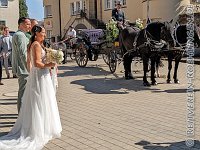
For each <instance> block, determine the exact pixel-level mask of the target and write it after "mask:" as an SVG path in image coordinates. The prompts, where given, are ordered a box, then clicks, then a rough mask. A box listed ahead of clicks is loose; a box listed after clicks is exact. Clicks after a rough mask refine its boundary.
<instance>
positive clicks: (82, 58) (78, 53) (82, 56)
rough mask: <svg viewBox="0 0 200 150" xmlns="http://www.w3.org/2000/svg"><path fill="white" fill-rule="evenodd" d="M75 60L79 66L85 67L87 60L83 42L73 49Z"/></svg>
mask: <svg viewBox="0 0 200 150" xmlns="http://www.w3.org/2000/svg"><path fill="white" fill-rule="evenodd" d="M75 60H76V63H77V64H78V66H79V67H85V66H86V65H87V62H88V54H87V49H86V47H85V45H84V44H83V43H81V44H79V45H78V46H77V47H76V50H75Z"/></svg>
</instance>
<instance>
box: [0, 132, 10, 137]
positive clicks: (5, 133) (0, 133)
mask: <svg viewBox="0 0 200 150" xmlns="http://www.w3.org/2000/svg"><path fill="white" fill-rule="evenodd" d="M7 134H8V132H0V137H1V136H4V135H7Z"/></svg>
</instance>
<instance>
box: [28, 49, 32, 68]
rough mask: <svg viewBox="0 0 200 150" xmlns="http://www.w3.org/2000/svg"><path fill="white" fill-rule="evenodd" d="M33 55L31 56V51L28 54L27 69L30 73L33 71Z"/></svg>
mask: <svg viewBox="0 0 200 150" xmlns="http://www.w3.org/2000/svg"><path fill="white" fill-rule="evenodd" d="M31 67H32V65H31V54H30V51H28V52H27V69H28V72H30V70H31Z"/></svg>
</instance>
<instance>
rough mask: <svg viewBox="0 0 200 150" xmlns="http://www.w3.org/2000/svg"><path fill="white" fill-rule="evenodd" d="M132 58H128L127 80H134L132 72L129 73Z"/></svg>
mask: <svg viewBox="0 0 200 150" xmlns="http://www.w3.org/2000/svg"><path fill="white" fill-rule="evenodd" d="M132 60H133V57H132V56H131V55H130V56H129V58H128V77H129V79H134V77H133V75H132V72H131V63H132Z"/></svg>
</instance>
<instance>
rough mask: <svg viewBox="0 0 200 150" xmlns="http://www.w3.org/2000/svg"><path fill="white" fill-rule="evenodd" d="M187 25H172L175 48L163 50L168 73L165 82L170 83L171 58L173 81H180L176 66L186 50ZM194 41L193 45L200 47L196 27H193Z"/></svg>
mask: <svg viewBox="0 0 200 150" xmlns="http://www.w3.org/2000/svg"><path fill="white" fill-rule="evenodd" d="M187 31H188V30H187V25H185V24H182V25H178V26H175V27H174V31H173V36H174V41H175V47H176V49H175V50H170V49H169V50H168V51H166V52H164V54H165V55H166V56H167V58H168V75H167V83H172V81H171V69H172V61H173V59H174V60H175V67H174V76H173V79H174V83H177V84H178V83H180V81H179V80H178V78H177V71H178V66H179V62H180V61H181V59H182V57H183V55H184V54H185V52H186V46H187V40H188V39H187V37H188V35H187V34H188V33H187ZM193 38H194V41H192V42H193V43H194V45H195V46H197V47H200V39H199V36H198V33H197V29H196V28H194V36H193Z"/></svg>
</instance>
